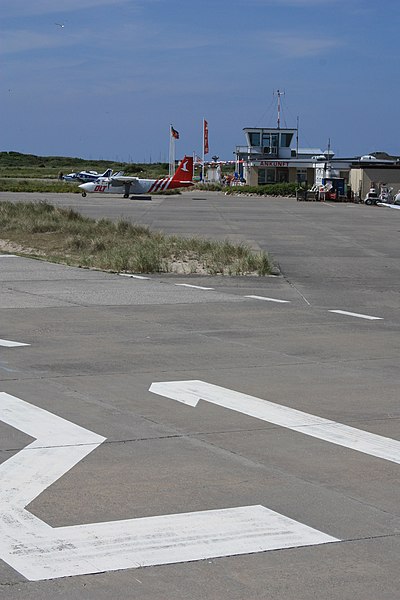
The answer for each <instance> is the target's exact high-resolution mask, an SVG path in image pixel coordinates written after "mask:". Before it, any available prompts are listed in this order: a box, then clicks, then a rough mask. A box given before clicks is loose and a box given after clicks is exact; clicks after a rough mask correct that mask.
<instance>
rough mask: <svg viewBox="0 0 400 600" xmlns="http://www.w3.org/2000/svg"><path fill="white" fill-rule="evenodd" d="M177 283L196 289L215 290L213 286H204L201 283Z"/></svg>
mask: <svg viewBox="0 0 400 600" xmlns="http://www.w3.org/2000/svg"><path fill="white" fill-rule="evenodd" d="M175 285H180V286H182V287H188V288H195V289H196V290H213V289H214V288H212V287H203V286H201V285H191V284H190V283H175Z"/></svg>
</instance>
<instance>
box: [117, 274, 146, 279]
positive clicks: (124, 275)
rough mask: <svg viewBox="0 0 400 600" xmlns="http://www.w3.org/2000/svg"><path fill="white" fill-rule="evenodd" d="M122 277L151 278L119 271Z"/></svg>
mask: <svg viewBox="0 0 400 600" xmlns="http://www.w3.org/2000/svg"><path fill="white" fill-rule="evenodd" d="M118 275H121V277H131V278H132V279H150V277H144V276H143V275H132V274H131V273H118Z"/></svg>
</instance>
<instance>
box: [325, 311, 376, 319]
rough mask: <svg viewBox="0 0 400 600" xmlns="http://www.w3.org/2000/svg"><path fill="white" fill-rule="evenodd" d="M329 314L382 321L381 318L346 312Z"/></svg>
mask: <svg viewBox="0 0 400 600" xmlns="http://www.w3.org/2000/svg"><path fill="white" fill-rule="evenodd" d="M329 312H331V313H337V314H338V315H347V316H349V317H358V318H359V319H368V320H369V321H382V320H383V318H382V317H371V316H370V315H360V314H359V313H353V312H348V311H347V310H330V311H329Z"/></svg>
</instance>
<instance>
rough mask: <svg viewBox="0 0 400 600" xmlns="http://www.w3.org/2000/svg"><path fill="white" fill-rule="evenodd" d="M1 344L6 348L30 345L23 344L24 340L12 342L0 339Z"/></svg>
mask: <svg viewBox="0 0 400 600" xmlns="http://www.w3.org/2000/svg"><path fill="white" fill-rule="evenodd" d="M0 346H5V347H6V348H17V347H18V346H30V344H23V343H22V342H12V341H11V340H0Z"/></svg>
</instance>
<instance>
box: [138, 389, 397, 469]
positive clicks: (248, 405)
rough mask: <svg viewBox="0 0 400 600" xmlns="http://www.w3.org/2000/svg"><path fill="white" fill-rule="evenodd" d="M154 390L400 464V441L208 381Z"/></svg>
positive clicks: (188, 402)
mask: <svg viewBox="0 0 400 600" xmlns="http://www.w3.org/2000/svg"><path fill="white" fill-rule="evenodd" d="M150 391H151V392H154V393H155V394H159V395H160V396H165V397H166V398H171V399H172V400H178V402H183V403H184V404H189V405H190V406H196V404H197V403H198V401H199V400H205V401H207V402H212V403H213V404H217V405H218V406H222V407H224V408H229V409H230V410H234V411H236V412H240V413H243V414H245V415H249V416H250V417H255V418H256V419H261V420H262V421H268V422H269V423H274V424H275V425H279V426H281V427H286V428H288V429H292V430H293V431H298V432H299V433H304V434H305V435H310V436H312V437H315V438H318V439H320V440H325V441H326V442H331V443H332V444H337V445H338V446H344V447H345V448H351V449H352V450H358V452H363V453H365V454H370V455H371V456H376V457H378V458H383V459H385V460H389V461H391V462H395V463H400V442H399V441H397V440H392V439H390V438H386V437H382V436H380V435H376V434H375V433H368V432H367V431H362V430H360V429H355V428H354V427H349V426H348V425H342V424H341V423H337V422H335V421H330V420H329V419H323V418H321V417H317V416H315V415H310V414H308V413H304V412H301V411H299V410H296V409H294V408H289V407H287V406H281V405H279V404H274V403H273V402H269V401H267V400H261V399H260V398H255V397H254V396H248V395H247V394H242V393H240V392H235V391H233V390H228V389H227V388H223V387H220V386H218V385H213V384H211V383H206V382H205V381H196V380H195V381H164V382H159V383H153V384H152V385H151V386H150Z"/></svg>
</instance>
